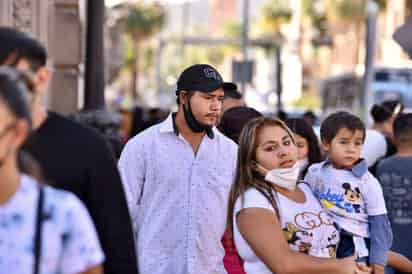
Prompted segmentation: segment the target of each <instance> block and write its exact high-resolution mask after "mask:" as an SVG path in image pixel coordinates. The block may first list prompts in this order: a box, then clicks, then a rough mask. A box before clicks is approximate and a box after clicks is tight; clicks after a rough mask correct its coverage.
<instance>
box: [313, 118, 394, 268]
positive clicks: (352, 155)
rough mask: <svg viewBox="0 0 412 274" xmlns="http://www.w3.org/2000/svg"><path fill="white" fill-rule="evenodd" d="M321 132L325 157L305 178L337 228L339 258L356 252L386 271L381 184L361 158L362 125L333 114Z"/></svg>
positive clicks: (387, 240) (387, 241)
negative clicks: (339, 238)
mask: <svg viewBox="0 0 412 274" xmlns="http://www.w3.org/2000/svg"><path fill="white" fill-rule="evenodd" d="M320 134H321V142H322V147H323V149H324V151H325V152H326V154H327V156H328V158H327V160H325V161H323V162H321V163H318V164H314V165H312V166H311V167H310V168H309V170H308V173H307V175H306V177H305V181H307V182H308V183H309V184H310V186H311V188H312V190H313V192H314V194H315V196H316V197H317V198H318V200H319V201H320V202H321V204H322V205H323V207H324V208H325V209H326V210H327V211H328V213H329V214H330V215H331V216H332V218H333V220H334V222H335V224H336V225H337V226H338V228H339V231H340V237H341V241H340V243H339V246H338V249H337V257H341V258H342V257H347V256H351V255H355V256H357V258H358V260H359V261H361V262H365V263H369V264H370V265H371V267H372V269H373V272H374V273H375V274H378V273H384V266H385V265H386V264H387V260H388V256H387V254H388V251H389V249H390V247H391V243H392V230H391V227H390V223H389V220H388V216H387V211H386V207H385V200H384V197H383V192H382V188H381V186H380V184H379V182H378V181H377V180H376V178H375V177H373V175H372V174H371V173H369V171H368V166H367V164H366V161H365V160H363V159H360V152H361V148H362V144H363V142H364V140H365V126H364V124H363V122H362V121H361V120H360V119H359V118H358V117H356V116H355V115H352V114H350V113H348V112H336V113H334V114H331V115H330V116H328V117H327V118H326V119H325V121H324V122H323V123H322V125H321V129H320Z"/></svg>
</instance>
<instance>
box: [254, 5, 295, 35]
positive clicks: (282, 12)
mask: <svg viewBox="0 0 412 274" xmlns="http://www.w3.org/2000/svg"><path fill="white" fill-rule="evenodd" d="M291 17H292V11H291V9H290V8H289V5H288V1H286V0H269V1H268V2H266V4H265V5H264V6H263V7H262V24H261V26H262V28H263V30H265V31H267V32H268V33H273V34H274V35H275V36H278V35H280V28H281V26H282V25H283V24H286V23H288V22H289V21H290V19H291Z"/></svg>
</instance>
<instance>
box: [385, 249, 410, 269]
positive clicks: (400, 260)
mask: <svg viewBox="0 0 412 274" xmlns="http://www.w3.org/2000/svg"><path fill="white" fill-rule="evenodd" d="M388 265H389V266H390V267H393V268H395V269H396V270H397V271H399V272H404V273H412V261H411V260H409V259H408V258H406V257H405V256H403V255H402V254H399V253H396V252H393V251H389V252H388Z"/></svg>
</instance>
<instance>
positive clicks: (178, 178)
mask: <svg viewBox="0 0 412 274" xmlns="http://www.w3.org/2000/svg"><path fill="white" fill-rule="evenodd" d="M223 85H224V82H223V80H222V77H221V76H220V74H219V73H218V72H217V70H216V69H215V68H213V67H212V66H210V65H206V64H197V65H193V66H190V67H189V68H187V69H186V70H184V71H183V72H182V74H181V75H180V77H179V79H178V82H177V90H176V95H177V102H178V104H179V107H178V111H177V112H176V113H172V114H171V115H170V116H169V117H168V118H167V119H166V120H165V121H164V122H162V123H160V124H157V125H155V126H153V127H151V128H149V129H147V130H145V131H143V132H142V133H140V134H139V135H137V136H136V137H134V138H132V139H131V140H130V141H129V142H128V143H127V144H126V146H125V148H124V150H123V152H122V155H121V157H120V161H119V169H120V173H121V176H122V179H123V184H124V188H125V190H126V196H127V199H128V204H129V209H130V213H131V215H132V220H133V225H134V229H135V236H136V246H137V248H138V265H139V272H140V273H141V274H169V273H173V274H185V273H197V274H202V273H204V274H206V273H207V274H214V273H216V274H217V273H226V272H225V270H224V267H223V255H224V250H223V247H222V246H221V243H220V238H221V237H222V235H223V232H224V230H225V223H226V209H227V200H228V195H229V189H230V185H231V183H232V181H233V176H234V173H235V166H236V154H237V152H236V151H237V148H236V145H235V144H234V143H233V142H232V141H231V140H229V139H228V138H226V137H225V136H223V135H222V134H221V133H220V132H219V131H218V130H216V128H215V127H214V125H216V123H217V120H218V117H219V115H220V112H221V110H222V101H223V98H224V91H223V88H222V87H223Z"/></svg>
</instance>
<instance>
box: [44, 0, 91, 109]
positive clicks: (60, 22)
mask: <svg viewBox="0 0 412 274" xmlns="http://www.w3.org/2000/svg"><path fill="white" fill-rule="evenodd" d="M39 1H43V0H39ZM82 4H84V3H83V1H80V0H55V4H54V16H53V21H54V22H53V24H52V26H53V28H50V29H49V31H51V32H52V33H53V40H52V41H51V49H52V50H51V51H52V55H53V56H52V58H53V63H54V72H53V78H52V81H51V85H50V91H51V92H50V94H49V95H50V96H49V97H48V105H49V107H50V108H51V109H52V110H56V111H59V112H61V113H63V114H73V113H75V112H77V111H78V110H79V108H80V106H81V104H82V100H81V99H82V96H81V93H82V92H81V89H80V88H79V87H80V86H81V85H80V83H81V81H82V71H81V67H82V63H83V62H82V59H83V52H82V48H83V40H84V38H83V37H84V28H83V26H82V24H81V17H82V14H81V12H82V10H81V5H82Z"/></svg>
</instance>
